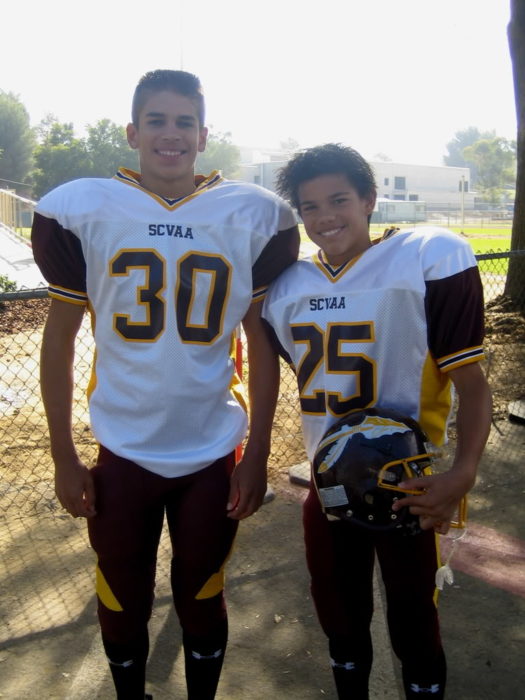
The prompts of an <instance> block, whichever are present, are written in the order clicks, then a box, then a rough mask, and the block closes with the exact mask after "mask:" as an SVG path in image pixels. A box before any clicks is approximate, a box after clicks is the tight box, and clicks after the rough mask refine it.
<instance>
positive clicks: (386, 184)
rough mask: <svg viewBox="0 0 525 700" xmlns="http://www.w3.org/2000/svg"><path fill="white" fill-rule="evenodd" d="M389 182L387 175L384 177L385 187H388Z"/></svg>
mask: <svg viewBox="0 0 525 700" xmlns="http://www.w3.org/2000/svg"><path fill="white" fill-rule="evenodd" d="M389 182H390V181H389V179H388V178H387V177H385V187H388V183H389Z"/></svg>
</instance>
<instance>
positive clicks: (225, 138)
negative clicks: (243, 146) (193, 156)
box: [196, 131, 241, 178]
mask: <svg viewBox="0 0 525 700" xmlns="http://www.w3.org/2000/svg"><path fill="white" fill-rule="evenodd" d="M240 164H241V153H240V151H239V149H238V147H237V146H235V145H234V144H233V143H232V142H231V134H230V133H229V132H226V133H222V132H220V131H217V132H216V133H213V132H212V131H210V133H209V134H208V143H207V145H206V150H205V151H204V153H199V155H198V157H197V163H196V172H198V173H202V174H204V175H208V174H209V173H210V172H211V171H212V170H220V171H221V172H222V174H223V175H224V177H229V178H235V177H237V176H238V174H239V169H240Z"/></svg>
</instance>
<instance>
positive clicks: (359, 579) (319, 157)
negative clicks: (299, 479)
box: [263, 144, 491, 700]
mask: <svg viewBox="0 0 525 700" xmlns="http://www.w3.org/2000/svg"><path fill="white" fill-rule="evenodd" d="M278 191H279V193H280V194H281V195H283V196H284V197H286V198H288V199H289V200H290V201H291V203H292V204H293V205H294V207H295V208H296V209H297V211H298V212H299V214H300V216H301V218H302V220H303V222H304V226H305V229H306V233H307V234H308V236H309V238H310V239H311V240H312V241H313V242H314V243H316V244H317V245H318V246H319V248H320V250H318V251H317V252H316V253H315V254H314V255H313V256H312V257H311V258H309V259H304V260H300V261H298V262H297V263H295V264H294V265H292V266H291V267H289V268H288V269H287V270H286V271H285V272H284V273H283V275H282V276H281V277H280V278H279V279H278V280H276V281H275V282H274V284H273V285H272V287H271V289H270V292H269V294H268V295H267V298H266V300H265V303H264V309H263V317H264V319H265V320H266V322H267V323H268V324H269V328H270V334H271V336H272V337H273V339H274V342H275V343H276V344H277V345H278V347H279V349H280V352H281V354H282V355H283V356H284V357H285V358H286V359H287V360H288V361H289V362H290V364H291V365H292V366H293V367H294V368H295V371H296V374H297V380H298V386H299V397H300V405H301V413H302V424H303V434H304V440H305V446H306V451H307V454H308V457H309V459H310V460H311V461H312V462H314V460H315V457H316V451H317V449H318V445H319V443H320V442H321V441H322V439H323V437H324V436H325V434H326V433H327V431H329V430H330V428H331V426H333V425H334V424H335V423H336V422H337V421H338V420H340V419H341V418H342V417H343V416H345V415H348V416H351V415H352V412H354V411H363V410H365V409H366V410H370V409H375V408H377V412H378V413H379V414H380V413H381V409H387V410H389V411H396V412H397V413H399V414H401V415H403V416H406V417H407V419H411V420H415V421H417V424H418V425H419V426H420V427H421V429H422V430H423V431H424V433H425V435H426V436H427V437H428V438H429V440H430V441H431V442H432V443H434V445H442V444H443V443H444V442H445V440H446V433H447V423H448V420H449V417H450V414H451V409H452V395H453V389H455V391H456V392H457V396H458V399H459V404H458V410H457V418H456V425H457V445H456V450H455V454H454V457H453V460H452V464H451V466H450V468H449V469H448V471H446V472H444V473H440V474H437V473H436V474H433V475H419V478H417V479H416V478H404V479H403V480H402V481H401V483H400V484H399V487H400V488H401V489H402V490H403V491H404V492H405V493H400V494H398V496H399V498H398V500H397V501H395V502H394V504H393V506H392V515H393V517H396V515H395V514H396V513H399V514H401V513H402V512H406V510H405V511H404V510H403V509H409V512H410V513H411V515H412V516H414V515H415V516H419V527H418V528H417V534H414V529H412V530H411V534H407V532H405V531H404V529H403V528H395V529H388V530H384V529H374V528H373V527H368V528H367V527H362V526H361V525H360V524H359V523H356V522H355V521H353V520H352V518H351V517H349V518H348V519H345V518H344V517H343V518H335V519H333V517H332V518H329V517H328V513H327V512H325V511H329V510H334V509H330V508H325V507H324V505H326V503H325V504H324V505H323V504H322V503H321V501H320V498H319V494H318V490H317V489H316V483H315V479H312V483H311V487H310V491H309V495H308V497H307V499H306V502H305V504H304V512H303V518H304V533H305V543H306V556H307V563H308V567H309V571H310V574H311V588H312V595H313V599H314V602H315V606H316V609H317V613H318V617H319V621H320V624H321V626H322V628H323V630H324V632H325V633H326V635H327V637H328V642H329V651H330V656H331V664H332V669H333V674H334V679H335V684H336V687H337V692H338V696H339V697H340V698H345V699H348V698H352V700H362V699H364V698H368V680H369V674H370V669H371V664H372V653H373V652H372V643H371V637H370V621H371V617H372V608H373V596H372V573H373V566H374V557H375V555H376V554H377V557H378V560H379V564H380V567H381V573H382V577H383V580H384V583H385V590H386V599H387V619H388V627H389V632H390V638H391V642H392V645H393V649H394V651H395V653H396V655H397V656H398V658H399V659H400V661H401V666H402V674H403V682H404V687H405V693H406V697H407V698H415V697H420V693H422V692H427V693H429V692H431V693H432V697H435V698H436V699H437V698H443V697H444V692H445V681H446V662H445V655H444V652H443V647H442V643H441V639H440V631H439V621H438V614H437V609H436V600H435V593H436V587H435V573H436V570H437V566H438V556H437V548H436V537H437V535H436V532H440V533H446V532H447V530H448V528H449V526H450V522H451V520H452V518H453V516H454V513H455V512H456V509H457V508H458V504H459V503H460V501H461V500H462V498H463V497H464V496H465V494H466V493H467V492H468V491H469V490H470V489H471V487H472V486H473V484H474V481H475V478H476V470H477V465H478V462H479V459H480V456H481V454H482V451H483V449H484V445H485V442H486V439H487V436H488V432H489V428H490V419H491V396H490V391H489V388H488V384H487V381H486V379H485V377H484V374H483V371H482V369H481V367H480V360H482V359H483V357H484V354H483V348H482V342H483V334H484V325H483V292H482V285H481V281H480V276H479V272H478V269H477V265H476V260H475V258H474V255H473V253H472V250H471V248H470V246H469V245H468V243H467V242H466V241H465V240H463V239H462V238H460V237H459V236H457V235H456V234H454V233H452V232H450V231H448V230H445V229H442V228H436V227H420V228H419V227H418V228H417V229H411V230H401V231H400V230H390V231H388V232H387V233H386V234H385V236H384V237H383V238H382V239H381V240H379V241H372V240H371V237H370V233H369V222H370V218H371V215H372V212H373V210H374V205H375V199H376V185H375V181H374V175H373V172H372V169H371V167H370V166H369V164H368V163H367V162H366V161H365V160H364V159H363V158H362V157H361V155H360V154H359V153H357V152H356V151H355V150H353V149H351V148H348V147H344V146H341V145H339V144H327V145H323V146H318V147H315V148H311V149H308V150H306V151H304V152H300V153H298V154H296V155H295V156H294V157H293V158H292V159H291V160H290V161H289V162H288V163H287V165H286V166H285V167H284V168H283V169H282V171H281V172H280V175H279V179H278ZM378 420H379V421H380V419H377V418H374V419H373V421H375V424H377V422H378ZM325 444H326V443H325ZM336 458H337V455H335V457H334V456H333V455H332V456H331V457H330V459H329V460H328V462H330V461H337V459H336ZM350 466H351V465H350ZM322 468H323V469H326V468H327V466H326V464H323V465H322ZM407 492H408V493H407ZM410 492H412V493H410ZM414 492H415V493H414ZM335 510H337V509H335ZM348 514H349V516H350V515H351V511H348Z"/></svg>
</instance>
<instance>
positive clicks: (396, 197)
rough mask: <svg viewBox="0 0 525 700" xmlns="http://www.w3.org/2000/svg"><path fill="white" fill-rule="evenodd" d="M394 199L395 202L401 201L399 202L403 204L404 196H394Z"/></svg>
mask: <svg viewBox="0 0 525 700" xmlns="http://www.w3.org/2000/svg"><path fill="white" fill-rule="evenodd" d="M394 199H397V200H399V201H401V202H404V201H405V195H404V194H395V195H394Z"/></svg>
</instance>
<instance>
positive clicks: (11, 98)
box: [0, 91, 35, 185]
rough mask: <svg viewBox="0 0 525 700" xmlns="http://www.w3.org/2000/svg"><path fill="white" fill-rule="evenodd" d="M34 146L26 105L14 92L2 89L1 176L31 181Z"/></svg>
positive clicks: (7, 178)
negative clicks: (29, 178) (29, 179)
mask: <svg viewBox="0 0 525 700" xmlns="http://www.w3.org/2000/svg"><path fill="white" fill-rule="evenodd" d="M34 145H35V135H34V133H33V130H32V129H31V126H30V123H29V114H28V113H27V110H26V108H25V107H24V105H23V104H22V103H21V102H20V100H19V98H18V97H17V96H16V95H13V93H11V92H3V91H0V178H2V179H5V180H7V181H11V182H16V183H23V182H27V180H28V177H29V173H30V171H31V166H32V157H33V148H34ZM7 184H8V185H9V182H7Z"/></svg>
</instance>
